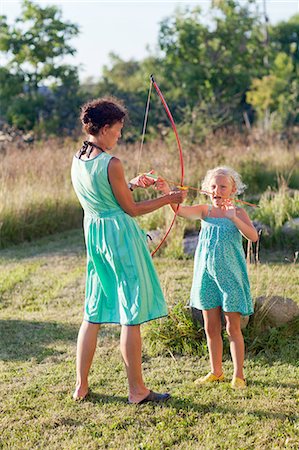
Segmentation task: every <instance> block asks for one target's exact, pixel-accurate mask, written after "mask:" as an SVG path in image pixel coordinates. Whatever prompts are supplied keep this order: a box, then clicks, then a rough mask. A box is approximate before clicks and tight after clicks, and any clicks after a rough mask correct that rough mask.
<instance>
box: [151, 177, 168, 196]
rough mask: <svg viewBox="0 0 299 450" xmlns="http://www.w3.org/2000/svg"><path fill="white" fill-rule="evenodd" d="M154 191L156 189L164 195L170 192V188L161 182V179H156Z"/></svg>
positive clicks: (163, 181)
mask: <svg viewBox="0 0 299 450" xmlns="http://www.w3.org/2000/svg"><path fill="white" fill-rule="evenodd" d="M155 189H157V191H161V192H163V193H164V194H168V193H169V192H170V187H169V185H168V183H167V182H166V181H165V180H163V178H158V179H157V180H156V184H155Z"/></svg>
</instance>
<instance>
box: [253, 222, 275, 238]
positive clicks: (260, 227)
mask: <svg viewBox="0 0 299 450" xmlns="http://www.w3.org/2000/svg"><path fill="white" fill-rule="evenodd" d="M252 223H253V226H254V228H255V229H256V231H257V232H262V233H263V235H264V236H270V235H271V228H270V227H269V225H265V224H264V223H262V222H259V221H258V220H253V222H252Z"/></svg>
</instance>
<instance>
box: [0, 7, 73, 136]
mask: <svg viewBox="0 0 299 450" xmlns="http://www.w3.org/2000/svg"><path fill="white" fill-rule="evenodd" d="M1 25H2V31H1V34H0V51H1V52H2V53H5V55H6V59H7V61H8V62H7V65H6V67H5V68H3V69H1V73H0V79H2V78H4V77H5V83H4V85H3V86H2V88H1V93H0V100H2V101H3V103H2V109H1V115H2V116H3V117H4V118H5V119H7V120H8V122H9V123H10V124H11V125H14V126H15V127H18V128H21V129H23V130H32V129H35V131H39V132H40V133H46V134H51V133H52V134H53V133H61V132H65V131H67V132H70V131H71V130H72V129H74V128H75V127H76V121H77V109H78V106H79V104H80V103H81V98H80V97H79V94H78V89H79V80H78V73H77V68H75V67H72V66H69V65H65V64H62V63H61V60H62V58H63V57H65V56H67V55H73V54H74V53H75V49H74V48H73V47H72V46H71V45H70V44H69V41H70V39H72V38H73V37H75V36H77V35H78V33H79V28H78V26H77V25H75V24H72V23H70V22H68V21H63V20H62V15H61V11H60V10H59V9H58V8H57V7H56V6H46V7H44V8H43V7H40V6H39V5H37V4H36V3H33V2H31V1H29V0H24V2H23V4H22V12H21V15H20V17H18V18H17V20H16V22H15V24H14V25H12V26H9V25H8V24H7V22H6V17H5V16H2V17H1ZM20 73H21V74H22V75H19V74H20Z"/></svg>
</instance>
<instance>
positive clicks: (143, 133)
mask: <svg viewBox="0 0 299 450" xmlns="http://www.w3.org/2000/svg"><path fill="white" fill-rule="evenodd" d="M152 86H153V82H152V80H150V86H149V90H148V96H147V102H146V108H145V113H144V119H143V128H142V136H141V142H140V147H139V153H138V165H137V173H136V175H138V174H139V172H140V162H141V155H142V150H143V143H144V138H145V132H146V125H147V119H148V113H149V107H150V99H151V93H152Z"/></svg>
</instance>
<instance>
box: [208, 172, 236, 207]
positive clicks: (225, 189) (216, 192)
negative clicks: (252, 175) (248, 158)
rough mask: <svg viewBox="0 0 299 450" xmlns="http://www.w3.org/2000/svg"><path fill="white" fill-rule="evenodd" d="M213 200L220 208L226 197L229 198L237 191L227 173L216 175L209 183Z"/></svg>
mask: <svg viewBox="0 0 299 450" xmlns="http://www.w3.org/2000/svg"><path fill="white" fill-rule="evenodd" d="M209 191H210V192H211V200H212V204H213V206H215V207H216V208H220V207H221V206H222V204H223V201H224V199H225V198H229V197H230V196H231V195H232V194H234V193H235V192H236V188H235V186H234V184H233V183H232V181H231V179H230V178H229V177H226V176H225V175H216V176H214V177H212V178H211V180H210V183H209Z"/></svg>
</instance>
